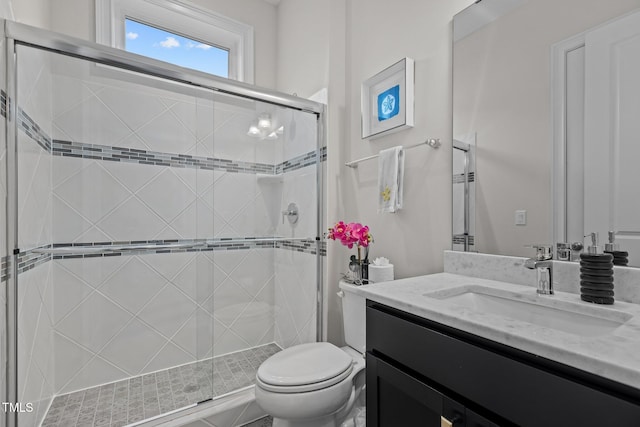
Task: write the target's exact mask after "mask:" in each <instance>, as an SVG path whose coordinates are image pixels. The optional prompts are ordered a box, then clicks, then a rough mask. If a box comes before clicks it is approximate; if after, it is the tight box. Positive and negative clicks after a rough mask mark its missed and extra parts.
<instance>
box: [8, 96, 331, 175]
mask: <svg viewBox="0 0 640 427" xmlns="http://www.w3.org/2000/svg"><path fill="white" fill-rule="evenodd" d="M3 93H4V92H0V97H2V94H3ZM1 99H3V100H4V101H2V109H3V110H2V111H4V114H3V115H4V116H5V117H6V101H7V98H6V94H4V98H1ZM18 127H19V128H20V129H21V130H22V131H23V132H24V133H25V134H26V135H27V136H28V137H29V138H31V139H32V140H34V141H35V142H36V143H37V144H38V145H40V147H42V148H43V149H44V150H46V151H48V152H50V153H52V154H53V155H54V156H63V157H76V158H81V159H94V160H104V161H112V162H126V163H138V164H142V165H153V166H166V167H175V168H193V169H205V170H221V171H225V172H235V173H252V174H257V173H264V174H269V175H274V174H282V173H284V172H289V171H293V170H296V169H300V168H303V167H305V166H310V165H313V164H315V162H316V160H315V159H316V157H317V156H318V155H320V160H321V161H326V159H327V147H322V148H321V149H320V150H319V151H318V150H313V151H309V152H308V153H305V154H303V155H301V156H298V157H295V158H293V159H290V160H287V161H284V162H282V163H279V164H277V165H271V164H268V163H254V162H240V161H234V160H229V159H222V158H216V157H204V156H191V155H187V154H174V153H163V152H158V151H146V150H138V149H135V148H125V147H115V146H108V145H101V144H85V143H82V142H73V141H64V140H59V139H55V140H52V139H51V137H50V136H49V135H47V133H46V132H44V131H43V130H42V128H41V127H40V126H39V125H38V124H37V123H36V122H35V121H34V120H33V119H32V118H31V117H30V116H29V115H28V114H27V113H26V112H25V111H24V110H22V109H21V108H18Z"/></svg>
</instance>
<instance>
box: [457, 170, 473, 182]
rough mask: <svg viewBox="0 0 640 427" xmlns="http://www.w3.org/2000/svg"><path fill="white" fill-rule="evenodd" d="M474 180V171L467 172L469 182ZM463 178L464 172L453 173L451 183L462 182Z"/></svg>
mask: <svg viewBox="0 0 640 427" xmlns="http://www.w3.org/2000/svg"><path fill="white" fill-rule="evenodd" d="M475 180H476V173H475V172H469V182H475ZM464 181H465V179H464V174H463V173H459V174H455V175H453V183H454V184H462V183H464Z"/></svg>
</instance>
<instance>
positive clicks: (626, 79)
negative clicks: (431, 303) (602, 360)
mask: <svg viewBox="0 0 640 427" xmlns="http://www.w3.org/2000/svg"><path fill="white" fill-rule="evenodd" d="M638 8H640V0H609V1H606V2H602V1H595V0H563V1H561V2H558V1H555V0H481V1H479V2H477V3H475V4H473V5H471V6H469V7H468V8H466V9H465V10H463V11H462V12H460V13H459V14H457V15H456V16H455V17H454V20H453V33H454V34H453V39H454V44H453V139H454V144H453V159H454V166H453V171H454V172H453V173H454V178H453V224H454V226H453V234H454V238H453V249H454V250H471V251H478V252H484V253H490V254H499V255H513V256H532V255H534V251H533V249H531V248H528V247H526V246H527V245H531V244H537V243H547V244H549V243H558V242H569V243H572V242H576V241H580V242H583V236H584V235H585V234H587V232H590V231H597V232H599V235H600V246H602V247H603V246H604V244H605V243H606V241H607V240H606V239H607V231H609V230H615V231H616V232H617V233H618V234H617V239H616V240H617V242H618V243H619V244H620V246H621V249H622V250H628V251H629V257H630V265H635V266H640V245H639V244H638V243H636V242H640V202H638V200H640V197H639V196H640V194H638V192H639V190H638V189H637V187H638V186H637V182H638V180H639V179H640V168H638V167H637V166H636V165H635V164H634V163H633V159H635V160H636V162H637V159H638V158H640V148H638V147H636V146H638V145H640V144H637V142H638V139H637V135H638V134H640V125H638V124H636V123H634V122H639V120H638V119H637V117H639V116H640V102H638V101H637V100H638V99H640V83H638V82H637V80H640V79H638V78H637V77H635V76H638V75H640V64H639V63H640V35H639V34H635V33H634V31H635V32H638V33H640V31H638V30H635V28H640V24H638V23H639V22H640V13H633V12H634V11H635V10H637V9H638ZM621 16H622V17H623V18H619V17H621ZM630 16H631V18H630ZM633 16H635V18H633ZM614 18H618V19H616V20H615V21H612V20H614ZM636 19H637V20H636ZM610 21H611V22H615V23H616V25H618V24H620V25H621V26H622V29H620V26H618V27H616V28H615V29H614V30H608V31H605V30H603V28H605V27H607V26H608V25H609V23H610ZM627 21H628V22H627ZM604 23H606V25H603V24H604ZM621 23H622V24H621ZM614 33H615V34H616V37H618V39H617V40H613V41H612V39H611V38H612V37H613V36H612V34H614ZM603 46H604V48H603ZM587 49H592V51H590V54H589V55H585V51H586V50H587ZM598 49H599V50H600V51H599V55H600V57H599V58H601V59H602V58H605V60H601V59H600V60H599V62H600V65H598V64H597V63H596V62H597V61H595V60H593V59H591V60H590V59H589V58H596V56H595V54H593V53H592V52H596V51H598ZM603 49H604V50H603ZM607 49H608V50H607ZM607 55H608V56H607ZM607 58H616V61H617V62H616V63H615V64H614V63H611V62H608V61H607ZM606 73H609V74H608V77H607V78H608V80H605V79H603V74H606ZM612 87H614V89H615V90H614V89H611V88H612ZM606 88H608V89H611V90H612V91H613V92H611V91H610V92H606V91H605V90H604V89H606ZM625 94H627V95H625ZM631 94H633V95H631ZM614 104H615V105H617V106H619V107H620V106H621V108H624V110H622V111H617V110H616V109H615V108H613V105H614ZM634 115H635V116H634ZM603 117H604V118H606V119H607V120H603ZM633 117H635V119H633ZM620 123H623V125H621V124H620ZM633 132H635V133H633ZM460 147H463V148H464V147H467V148H468V150H467V151H466V152H465V151H463V150H461V149H460ZM463 153H469V154H465V155H463ZM465 158H466V160H465ZM465 162H466V163H465ZM465 164H466V165H467V172H466V173H465V167H464V165H465ZM554 258H556V254H554Z"/></svg>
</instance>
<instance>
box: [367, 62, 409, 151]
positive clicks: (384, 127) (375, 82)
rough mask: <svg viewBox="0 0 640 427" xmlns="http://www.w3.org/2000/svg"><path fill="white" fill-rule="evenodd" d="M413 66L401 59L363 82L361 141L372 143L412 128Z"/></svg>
mask: <svg viewBox="0 0 640 427" xmlns="http://www.w3.org/2000/svg"><path fill="white" fill-rule="evenodd" d="M413 91H414V62H413V59H411V58H403V59H401V60H400V61H398V62H396V63H395V64H393V65H391V66H390V67H388V68H386V69H385V70H383V71H381V72H379V73H378V74H376V75H375V76H373V77H371V78H368V79H367V80H365V81H364V82H362V88H361V114H362V139H367V138H369V139H375V138H379V137H381V136H383V135H388V134H391V133H395V132H399V131H401V130H404V129H408V128H411V127H413V125H414V98H413Z"/></svg>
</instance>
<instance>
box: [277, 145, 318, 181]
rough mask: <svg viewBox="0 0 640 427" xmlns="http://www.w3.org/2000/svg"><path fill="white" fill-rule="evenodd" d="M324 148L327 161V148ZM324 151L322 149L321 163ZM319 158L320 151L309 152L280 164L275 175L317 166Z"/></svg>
mask: <svg viewBox="0 0 640 427" xmlns="http://www.w3.org/2000/svg"><path fill="white" fill-rule="evenodd" d="M322 148H323V149H324V152H325V155H324V157H325V159H324V160H326V151H327V150H326V148H327V147H322ZM322 151H323V150H322V149H321V150H320V152H321V154H320V159H321V160H320V161H322ZM317 156H318V151H317V150H314V151H309V152H308V153H305V154H302V155H300V156H298V157H294V158H293V159H290V160H287V161H284V162H282V163H279V164H277V165H276V166H275V174H276V175H280V174H283V173H285V172H291V171H294V170H296V169H300V168H304V167H306V166H311V165H315V164H316V158H317Z"/></svg>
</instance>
